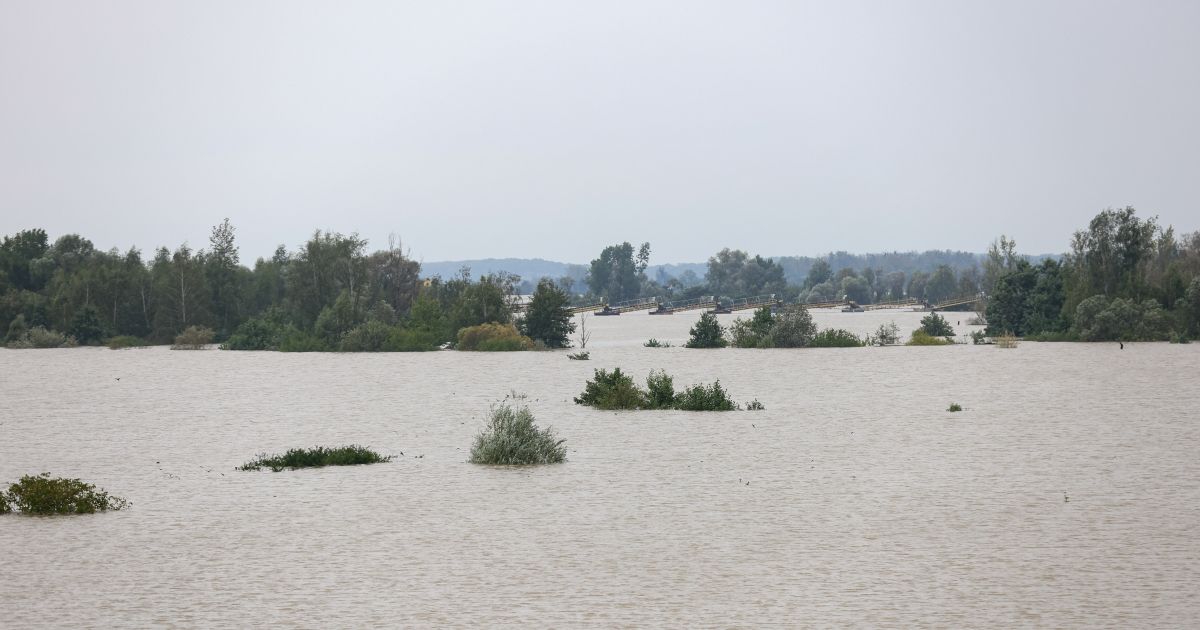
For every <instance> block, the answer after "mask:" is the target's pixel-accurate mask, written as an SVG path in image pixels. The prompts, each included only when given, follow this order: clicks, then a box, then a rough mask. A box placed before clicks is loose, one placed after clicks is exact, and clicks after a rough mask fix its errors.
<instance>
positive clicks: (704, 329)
mask: <svg viewBox="0 0 1200 630" xmlns="http://www.w3.org/2000/svg"><path fill="white" fill-rule="evenodd" d="M690 332H691V337H690V338H688V342H687V343H685V344H684V347H685V348H724V347H725V344H726V343H727V342H726V341H725V327H724V326H722V325H721V324H720V323H719V322H718V321H717V316H716V315H713V314H712V313H704V314H702V315H700V319H699V320H697V321H696V325H695V326H692V329H691V331H690Z"/></svg>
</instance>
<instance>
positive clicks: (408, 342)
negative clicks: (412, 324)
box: [383, 328, 439, 352]
mask: <svg viewBox="0 0 1200 630" xmlns="http://www.w3.org/2000/svg"><path fill="white" fill-rule="evenodd" d="M438 343H439V342H438V336H437V333H434V332H432V331H429V330H414V329H411V328H393V329H392V332H391V334H390V335H388V338H387V341H386V342H384V344H383V350H384V352H431V351H433V350H437V349H438Z"/></svg>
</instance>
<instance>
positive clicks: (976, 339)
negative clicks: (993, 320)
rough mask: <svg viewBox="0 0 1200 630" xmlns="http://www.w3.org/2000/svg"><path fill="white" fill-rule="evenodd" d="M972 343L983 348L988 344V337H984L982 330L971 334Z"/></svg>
mask: <svg viewBox="0 0 1200 630" xmlns="http://www.w3.org/2000/svg"><path fill="white" fill-rule="evenodd" d="M971 343H972V344H973V345H976V346H981V345H983V344H985V343H987V335H984V334H983V331H982V330H976V331H973V332H972V333H971Z"/></svg>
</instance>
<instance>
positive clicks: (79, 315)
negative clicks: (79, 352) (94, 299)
mask: <svg viewBox="0 0 1200 630" xmlns="http://www.w3.org/2000/svg"><path fill="white" fill-rule="evenodd" d="M70 334H71V336H72V337H74V338H75V341H76V342H78V343H79V344H80V345H85V346H90V345H95V344H98V343H100V340H101V339H103V338H104V329H103V328H101V326H100V316H99V315H98V314H97V313H96V307H94V306H92V305H91V304H86V305H84V306H83V307H82V308H80V309H78V310H76V311H75V317H74V318H73V319H72V320H71V328H70Z"/></svg>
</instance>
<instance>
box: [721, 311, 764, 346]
mask: <svg viewBox="0 0 1200 630" xmlns="http://www.w3.org/2000/svg"><path fill="white" fill-rule="evenodd" d="M774 327H775V317H774V315H772V314H771V307H769V306H764V307H762V308H760V309H758V310H756V311H754V317H752V318H750V319H748V320H747V319H741V318H738V319H736V320H734V322H733V325H732V326H730V327H729V338H730V340H731V343H732V344H733V346H734V347H735V348H769V347H771V345H772V342H771V330H772V329H773V328H774Z"/></svg>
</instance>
